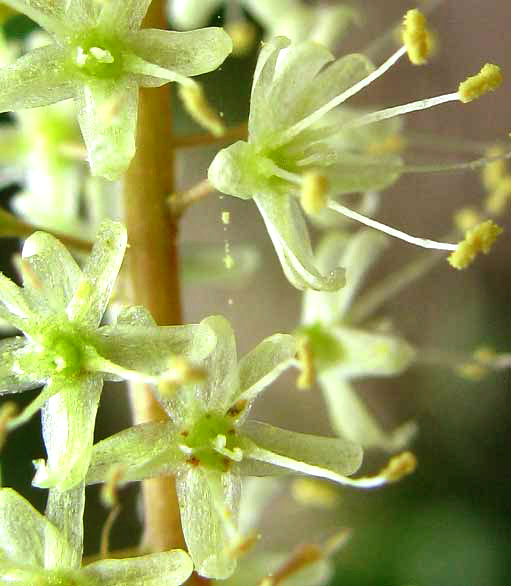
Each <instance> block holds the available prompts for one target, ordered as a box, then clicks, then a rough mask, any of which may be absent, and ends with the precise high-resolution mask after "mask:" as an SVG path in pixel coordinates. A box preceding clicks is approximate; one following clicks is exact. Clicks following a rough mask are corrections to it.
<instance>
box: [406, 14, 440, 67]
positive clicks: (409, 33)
mask: <svg viewBox="0 0 511 586" xmlns="http://www.w3.org/2000/svg"><path fill="white" fill-rule="evenodd" d="M427 25H428V23H427V20H426V17H425V16H424V14H422V12H421V11H420V10H417V9H416V8H414V9H413V10H409V11H408V12H407V13H406V14H405V17H404V19H403V33H402V34H403V44H404V46H405V47H406V51H407V53H408V58H409V59H410V61H411V62H412V63H413V64H414V65H424V64H425V63H427V61H428V58H429V57H430V55H431V52H432V49H433V47H434V46H435V43H434V40H433V39H434V37H433V35H432V34H431V32H430V31H429V30H428V26H427Z"/></svg>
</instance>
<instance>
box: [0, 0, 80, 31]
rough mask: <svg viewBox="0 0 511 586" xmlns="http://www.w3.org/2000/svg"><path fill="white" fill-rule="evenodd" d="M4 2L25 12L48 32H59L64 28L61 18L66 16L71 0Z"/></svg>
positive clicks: (18, 0) (16, 0) (7, 0)
mask: <svg viewBox="0 0 511 586" xmlns="http://www.w3.org/2000/svg"><path fill="white" fill-rule="evenodd" d="M3 4H7V5H8V6H10V7H11V8H14V10H16V11H18V12H21V13H22V14H25V15H26V16H28V17H29V18H30V19H32V20H33V21H34V22H37V24H38V25H39V26H41V27H42V28H44V29H46V30H47V31H48V32H53V33H59V32H62V31H63V29H64V27H63V26H62V24H61V22H59V20H62V18H63V17H64V16H65V14H66V11H67V9H68V4H69V0H4V1H3Z"/></svg>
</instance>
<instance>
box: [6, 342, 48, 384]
mask: <svg viewBox="0 0 511 586" xmlns="http://www.w3.org/2000/svg"><path fill="white" fill-rule="evenodd" d="M30 352H32V348H31V347H30V345H29V344H28V343H27V340H26V338H23V337H21V336H17V337H15V338H9V339H7V340H2V341H0V395H2V394H4V393H21V392H22V391H27V390H29V389H33V388H35V387H38V386H40V385H41V384H42V382H43V380H42V379H38V377H37V373H32V372H23V371H22V370H21V367H20V366H19V360H20V358H21V357H23V356H25V355H27V354H28V353H30Z"/></svg>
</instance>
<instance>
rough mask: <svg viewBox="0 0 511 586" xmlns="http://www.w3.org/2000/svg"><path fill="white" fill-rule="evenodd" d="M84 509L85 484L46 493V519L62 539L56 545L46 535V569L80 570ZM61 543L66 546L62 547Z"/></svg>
mask: <svg viewBox="0 0 511 586" xmlns="http://www.w3.org/2000/svg"><path fill="white" fill-rule="evenodd" d="M84 509H85V484H84V483H83V482H82V483H80V484H79V485H78V486H76V487H75V488H73V489H71V490H66V491H60V490H58V489H57V488H52V489H50V490H49V491H48V500H47V502H46V518H47V519H48V521H50V523H52V524H53V525H54V526H55V527H56V528H57V529H58V530H59V535H61V536H62V537H63V539H62V540H61V542H55V541H54V540H52V539H51V538H49V537H51V536H48V535H47V536H46V542H45V567H46V568H79V567H80V565H81V563H82V553H83V513H84ZM62 542H64V543H65V547H64V548H63V547H62Z"/></svg>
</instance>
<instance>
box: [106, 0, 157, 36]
mask: <svg viewBox="0 0 511 586" xmlns="http://www.w3.org/2000/svg"><path fill="white" fill-rule="evenodd" d="M149 4H151V0H109V1H108V2H104V3H103V5H102V9H101V13H100V15H99V18H98V24H99V26H101V27H106V28H115V30H117V31H119V32H124V31H134V30H137V29H139V28H140V26H141V24H142V20H143V19H144V16H145V14H146V12H147V9H148V8H149Z"/></svg>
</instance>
